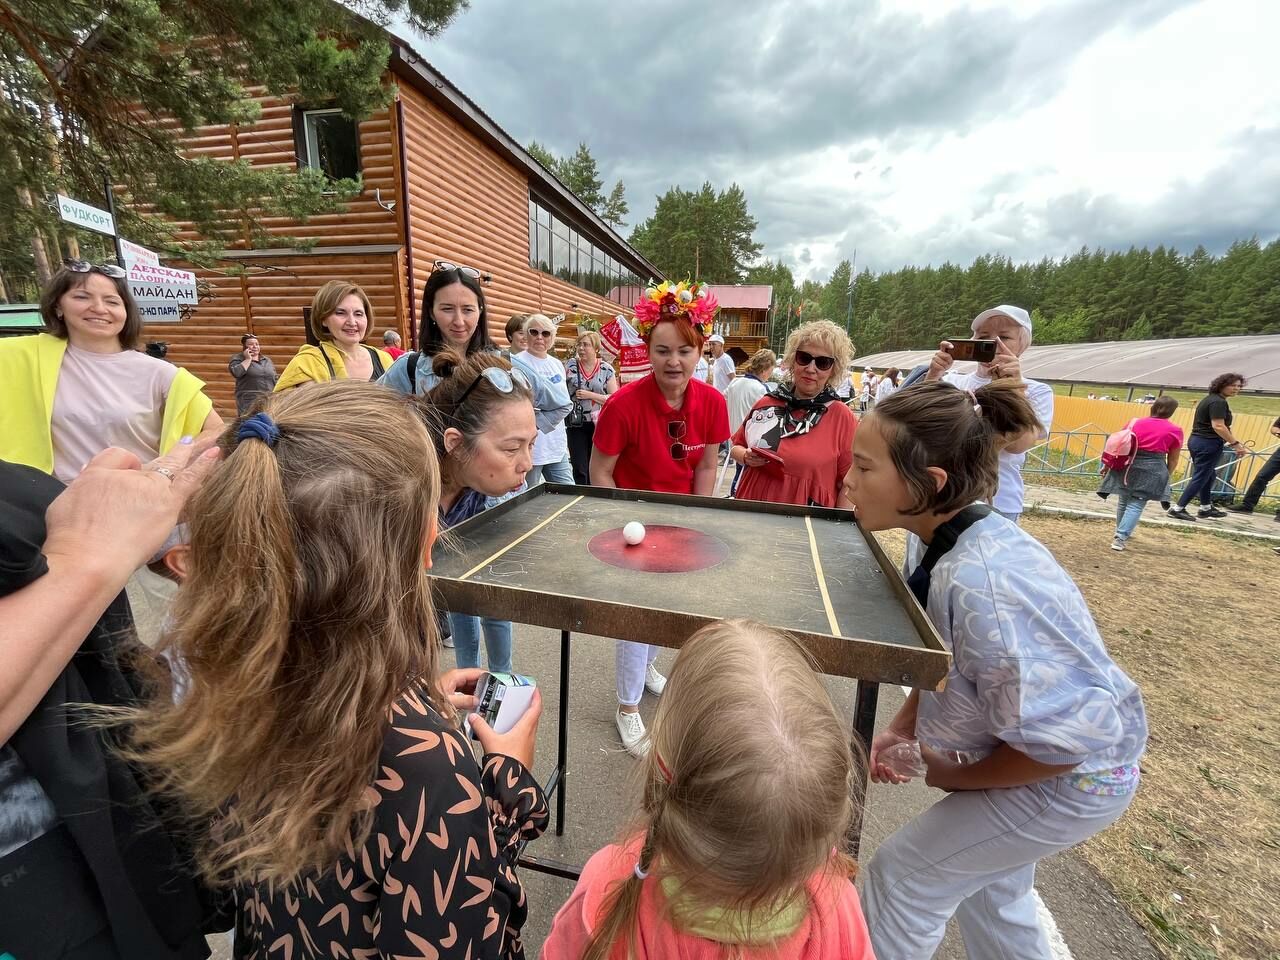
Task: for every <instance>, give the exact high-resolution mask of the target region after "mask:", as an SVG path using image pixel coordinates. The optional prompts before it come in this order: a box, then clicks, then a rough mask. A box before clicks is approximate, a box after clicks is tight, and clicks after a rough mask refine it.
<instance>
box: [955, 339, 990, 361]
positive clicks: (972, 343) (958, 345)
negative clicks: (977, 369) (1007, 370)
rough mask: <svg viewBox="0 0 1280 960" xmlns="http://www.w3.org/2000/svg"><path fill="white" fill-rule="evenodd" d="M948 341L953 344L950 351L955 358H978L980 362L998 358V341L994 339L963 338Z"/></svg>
mask: <svg viewBox="0 0 1280 960" xmlns="http://www.w3.org/2000/svg"><path fill="white" fill-rule="evenodd" d="M948 342H949V343H950V344H951V349H950V351H948V352H949V353H950V354H951V359H953V360H977V361H978V363H991V362H992V361H993V360H995V358H996V341H994V340H970V339H967V338H962V339H959V340H950V341H948Z"/></svg>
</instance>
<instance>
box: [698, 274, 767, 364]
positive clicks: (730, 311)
mask: <svg viewBox="0 0 1280 960" xmlns="http://www.w3.org/2000/svg"><path fill="white" fill-rule="evenodd" d="M711 292H712V293H714V294H715V297H716V299H717V300H719V301H720V313H719V314H717V315H716V333H718V334H720V336H722V337H724V348H725V350H726V351H728V352H729V353H731V354H733V357H734V359H735V360H736V361H737V362H738V364H739V366H741V365H742V364H743V363H745V362H746V361H747V360H748V359H750V357H751V355H752V354H753V353H755V352H756V351H757V350H761V349H763V348H764V347H767V346H769V310H770V309H771V308H772V307H773V287H772V286H770V285H769V284H763V283H735V284H715V283H713V284H712V285H711Z"/></svg>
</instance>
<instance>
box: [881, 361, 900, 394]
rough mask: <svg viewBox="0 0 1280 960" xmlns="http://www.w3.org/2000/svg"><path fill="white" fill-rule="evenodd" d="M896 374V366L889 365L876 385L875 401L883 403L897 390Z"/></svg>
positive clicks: (897, 374)
mask: <svg viewBox="0 0 1280 960" xmlns="http://www.w3.org/2000/svg"><path fill="white" fill-rule="evenodd" d="M898 376H899V373H898V368H897V367H890V368H889V369H888V370H886V371H885V372H884V376H883V377H881V378H880V383H879V385H878V386H877V387H876V403H884V401H886V400H888V399H889V398H890V397H892V396H893V395H894V394H895V393H897V392H898Z"/></svg>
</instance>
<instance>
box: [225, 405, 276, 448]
mask: <svg viewBox="0 0 1280 960" xmlns="http://www.w3.org/2000/svg"><path fill="white" fill-rule="evenodd" d="M236 439H237V440H261V441H262V442H263V443H265V444H266V445H267V446H268V447H272V448H274V447H275V445H276V441H277V440H279V439H280V428H279V427H277V426H276V422H275V421H274V420H272V419H271V414H269V413H255V414H254V415H253V416H252V417H246V418H245V419H244V420H242V421H240V429H239V431H237V432H236Z"/></svg>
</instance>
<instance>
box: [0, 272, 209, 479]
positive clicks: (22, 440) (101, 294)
mask: <svg viewBox="0 0 1280 960" xmlns="http://www.w3.org/2000/svg"><path fill="white" fill-rule="evenodd" d="M40 314H41V316H42V317H43V318H44V324H45V332H44V333H40V334H37V335H35V336H33V337H13V338H9V339H4V340H0V460H9V461H11V462H13V463H25V464H27V465H29V466H32V467H35V468H37V469H39V470H43V471H44V472H45V473H51V474H53V475H54V476H56V477H57V478H58V479H59V480H61V481H62V482H63V483H70V482H71V481H72V480H74V479H75V478H76V476H77V475H78V474H79V473H80V471H81V470H83V469H84V467H85V465H86V464H87V463H88V462H89V461H90V460H92V459H93V458H94V457H95V456H96V455H97V454H98V453H100V452H101V451H103V450H105V449H106V448H107V447H120V448H121V449H124V450H127V451H129V452H130V453H132V454H134V455H135V456H137V457H138V459H139V460H141V461H142V462H143V463H146V462H148V461H150V460H154V459H155V458H156V457H158V456H159V455H160V454H162V453H166V452H167V451H168V450H169V449H170V448H172V447H173V445H174V444H176V443H177V442H178V440H179V439H180V438H182V437H184V436H185V437H192V436H196V435H198V434H208V435H211V436H212V435H216V434H217V433H218V432H219V431H220V430H221V429H222V418H221V417H219V416H218V414H216V413H215V412H214V410H213V403H212V402H211V401H210V400H209V398H208V397H206V396H205V395H204V392H203V388H204V383H203V382H202V381H200V380H198V379H196V377H194V376H193V375H192V374H191V373H189V372H188V371H186V370H183V369H181V368H179V367H175V366H174V365H173V364H171V363H168V362H166V361H164V360H157V359H156V358H154V357H149V356H147V355H146V354H145V353H141V352H139V351H138V350H137V349H136V348H137V346H138V342H139V340H140V338H141V336H142V317H141V315H140V314H139V313H138V305H137V303H135V302H134V299H133V295H132V294H131V293H130V292H129V284H128V282H127V280H126V274H125V271H124V270H123V269H121V268H120V267H118V266H116V265H115V264H102V265H96V264H90V263H86V262H85V261H83V260H68V261H66V264H65V265H64V266H63V268H62V269H60V270H59V271H58V272H57V273H55V274H54V275H53V278H52V279H51V280H50V281H49V282H48V283H47V284H46V285H45V288H44V291H43V293H42V294H41V296H40Z"/></svg>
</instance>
